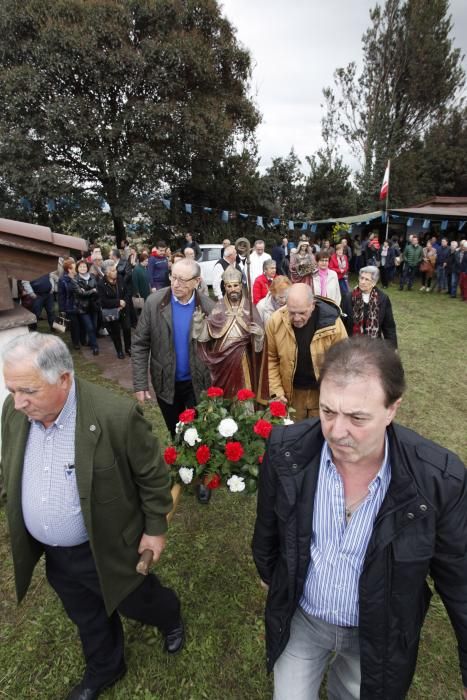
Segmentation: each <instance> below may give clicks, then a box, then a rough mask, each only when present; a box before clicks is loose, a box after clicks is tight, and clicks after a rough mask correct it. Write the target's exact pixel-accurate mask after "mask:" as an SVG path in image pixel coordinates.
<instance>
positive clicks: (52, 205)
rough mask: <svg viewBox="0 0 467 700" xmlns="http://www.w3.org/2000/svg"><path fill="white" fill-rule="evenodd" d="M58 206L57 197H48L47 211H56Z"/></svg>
mask: <svg viewBox="0 0 467 700" xmlns="http://www.w3.org/2000/svg"><path fill="white" fill-rule="evenodd" d="M56 208H57V205H56V203H55V199H48V200H47V211H49V212H52V211H55V210H56Z"/></svg>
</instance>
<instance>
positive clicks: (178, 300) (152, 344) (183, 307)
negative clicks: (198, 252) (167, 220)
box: [131, 259, 214, 437]
mask: <svg viewBox="0 0 467 700" xmlns="http://www.w3.org/2000/svg"><path fill="white" fill-rule="evenodd" d="M200 276H201V271H200V267H199V265H198V263H197V262H195V261H194V260H189V259H184V260H180V261H179V262H177V263H175V264H174V265H173V267H172V274H171V279H170V288H165V289H159V290H158V291H157V292H154V293H153V294H151V295H150V297H149V298H148V299H147V300H146V303H145V305H144V307H143V310H142V312H141V316H140V318H139V322H138V326H137V328H136V331H135V334H134V339H133V343H132V358H131V359H132V365H133V384H134V389H135V392H136V398H137V399H138V401H141V402H144V400H145V393H146V392H147V391H148V389H149V382H148V370H149V371H150V374H151V381H152V385H153V387H154V391H155V393H156V397H157V402H158V404H159V408H160V410H161V413H162V415H163V417H164V421H165V424H166V425H167V429H168V430H169V432H170V434H171V435H172V437H175V427H176V425H177V423H178V417H179V415H180V413H181V412H182V411H184V410H185V409H186V408H193V407H194V406H196V404H197V403H198V401H199V398H200V393H201V391H202V390H203V389H207V388H208V387H209V386H210V383H211V382H210V377H209V370H208V369H207V367H206V366H205V365H204V364H203V362H202V361H201V360H200V358H199V357H198V354H197V351H196V341H195V340H192V337H191V336H192V325H193V314H194V312H195V310H199V311H202V312H203V313H204V314H206V315H208V314H209V312H210V311H211V309H212V308H213V306H214V301H212V300H211V299H210V298H209V297H207V296H205V295H203V294H199V292H198V291H197V287H198V285H199V282H200Z"/></svg>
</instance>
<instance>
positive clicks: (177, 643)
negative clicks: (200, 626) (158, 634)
mask: <svg viewBox="0 0 467 700" xmlns="http://www.w3.org/2000/svg"><path fill="white" fill-rule="evenodd" d="M184 643H185V626H184V624H183V620H182V618H180V620H179V622H178V625H177V627H174V628H173V630H172V631H171V632H168V633H167V634H166V635H165V642H164V649H165V651H166V652H167V653H168V654H176V653H177V652H179V651H180V649H181V648H182V647H183V645H184Z"/></svg>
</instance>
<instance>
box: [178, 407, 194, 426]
mask: <svg viewBox="0 0 467 700" xmlns="http://www.w3.org/2000/svg"><path fill="white" fill-rule="evenodd" d="M195 418H196V411H195V409H194V408H187V409H186V410H185V411H182V413H180V415H179V416H178V420H179V421H181V422H182V423H191V421H194V419H195Z"/></svg>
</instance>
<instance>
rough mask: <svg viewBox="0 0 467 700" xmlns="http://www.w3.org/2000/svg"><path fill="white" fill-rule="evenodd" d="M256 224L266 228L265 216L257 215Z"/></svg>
mask: <svg viewBox="0 0 467 700" xmlns="http://www.w3.org/2000/svg"><path fill="white" fill-rule="evenodd" d="M256 225H257V226H260V227H261V228H264V224H263V217H262V216H257V217H256Z"/></svg>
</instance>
